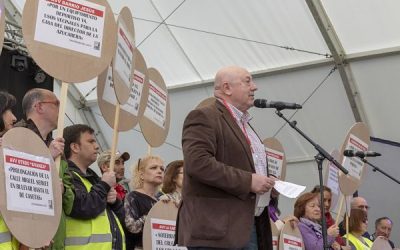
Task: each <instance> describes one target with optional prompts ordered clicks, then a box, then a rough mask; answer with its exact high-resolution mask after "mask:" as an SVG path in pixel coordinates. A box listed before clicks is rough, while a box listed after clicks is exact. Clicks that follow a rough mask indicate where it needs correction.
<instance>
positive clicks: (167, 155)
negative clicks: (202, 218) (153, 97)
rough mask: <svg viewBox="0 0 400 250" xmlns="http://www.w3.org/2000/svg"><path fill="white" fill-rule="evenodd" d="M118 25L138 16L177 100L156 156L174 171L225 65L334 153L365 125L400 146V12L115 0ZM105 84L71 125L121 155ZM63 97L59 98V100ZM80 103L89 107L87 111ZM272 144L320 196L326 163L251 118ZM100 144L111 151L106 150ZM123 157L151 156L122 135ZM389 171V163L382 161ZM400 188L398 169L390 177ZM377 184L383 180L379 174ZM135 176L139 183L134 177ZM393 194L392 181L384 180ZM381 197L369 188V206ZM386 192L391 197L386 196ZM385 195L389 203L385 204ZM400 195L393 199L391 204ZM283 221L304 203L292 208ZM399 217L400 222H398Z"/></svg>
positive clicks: (278, 128)
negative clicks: (127, 12)
mask: <svg viewBox="0 0 400 250" xmlns="http://www.w3.org/2000/svg"><path fill="white" fill-rule="evenodd" d="M5 2H6V7H7V11H8V12H6V14H7V17H8V20H10V21H14V22H17V23H20V19H21V14H20V13H21V10H22V8H23V5H24V2H25V1H24V0H5ZM109 3H110V5H111V6H112V9H113V11H114V13H115V16H117V15H118V13H119V11H120V10H121V8H122V7H123V6H128V7H129V8H130V9H131V11H132V13H133V16H134V25H135V31H136V45H137V46H138V48H139V49H140V50H141V52H142V54H143V55H144V58H145V60H146V63H147V66H148V67H154V68H156V69H158V70H159V71H160V72H161V74H162V76H163V77H164V79H165V81H166V84H167V86H168V88H169V93H170V100H171V129H170V132H169V135H168V137H167V141H166V143H165V144H164V145H163V146H161V147H160V148H157V149H154V150H153V152H154V153H156V154H159V155H160V156H161V157H162V158H164V159H165V160H166V162H169V161H171V160H174V159H180V158H182V152H181V132H182V131H181V128H182V124H183V120H184V118H185V116H186V115H187V113H188V112H189V111H190V110H191V109H192V108H194V107H195V106H196V105H197V104H198V103H199V102H200V101H201V100H203V99H205V98H207V97H210V96H212V95H213V87H212V78H213V77H214V74H215V72H216V71H217V70H218V69H219V68H220V67H223V66H226V65H240V66H243V67H245V68H247V69H248V70H249V71H250V72H252V73H253V75H254V78H255V80H256V83H257V85H258V88H259V90H258V91H257V93H256V95H257V97H258V98H266V99H268V100H284V101H288V102H296V103H300V104H302V105H303V109H302V110H299V111H298V112H296V113H294V112H293V111H284V113H285V114H286V115H287V116H290V117H292V115H293V117H292V119H294V120H296V121H298V126H299V127H300V128H301V129H302V130H304V132H305V133H306V134H308V135H309V136H310V137H311V138H312V139H314V140H316V141H317V142H318V143H319V144H320V145H321V146H323V147H324V148H325V149H327V150H328V151H329V150H332V149H334V148H339V147H340V145H341V144H342V143H343V140H344V136H345V134H346V133H347V131H348V129H349V128H350V127H351V126H352V124H354V123H355V122H356V121H363V122H365V123H366V124H367V126H368V127H369V129H370V133H371V136H373V137H377V138H382V139H386V140H390V141H394V142H400V133H399V129H398V127H399V125H398V124H399V122H400V118H399V117H400V116H399V111H398V107H400V99H399V98H397V96H398V94H399V93H400V83H399V79H400V32H398V27H399V26H400V15H399V14H398V10H399V9H400V2H399V1H395V0H382V1H374V0H353V1H345V0H324V1H318V0H306V1H300V0H268V1H261V0H249V1H242V0H201V1H200V0H197V1H196V0H169V1H165V0H129V1H127V0H111V1H109ZM95 84H96V81H95V80H93V81H90V82H87V83H81V84H77V85H76V89H73V92H72V93H71V96H70V97H71V99H74V98H75V99H78V101H74V100H71V103H70V105H71V106H70V107H69V109H68V110H67V115H68V117H69V118H70V120H69V121H68V120H67V121H68V123H80V122H84V123H87V122H89V123H90V124H91V125H92V126H94V127H95V128H97V130H98V135H99V137H101V136H100V135H102V136H103V137H104V140H103V139H101V141H100V142H101V144H102V148H103V149H105V148H106V147H110V145H111V143H110V142H111V137H112V130H111V128H110V127H109V126H108V125H107V124H106V123H105V121H104V119H103V118H102V116H101V113H100V110H99V108H98V106H97V103H96V99H97V96H96V91H92V90H93V89H94V88H95ZM55 91H56V92H57V91H58V89H56V90H55ZM79 98H80V100H79ZM251 113H252V115H253V116H254V119H253V121H252V124H254V126H255V128H256V130H257V131H258V132H259V135H260V136H261V138H262V139H264V138H267V137H276V138H277V139H279V140H280V141H281V143H282V144H283V146H284V148H285V152H286V154H287V158H288V161H289V165H288V175H287V180H289V181H292V182H296V183H298V184H304V185H307V188H308V190H309V189H311V188H312V187H313V186H314V185H315V184H317V182H318V179H317V169H316V165H315V163H314V162H313V160H314V155H315V154H316V151H315V150H314V149H313V148H312V147H311V146H310V145H309V144H308V143H307V142H306V141H305V140H304V139H303V138H302V137H300V136H299V135H298V134H297V133H296V132H295V131H294V130H292V129H291V128H290V127H289V126H287V125H286V126H284V122H283V121H282V120H281V119H280V118H278V117H277V116H276V115H275V114H274V112H273V110H255V109H253V110H252V111H251ZM99 140H100V139H99ZM119 149H120V150H121V151H128V152H129V153H130V154H131V156H132V158H133V160H131V161H130V162H129V163H130V164H133V161H134V160H136V159H137V158H138V157H140V156H142V155H144V154H145V153H146V152H147V144H146V142H145V140H144V138H143V136H142V134H141V133H140V129H139V127H137V128H136V129H135V130H132V131H129V132H124V133H121V134H120V140H119ZM382 160H384V157H382ZM386 170H387V171H388V172H389V173H390V174H392V175H394V176H395V177H396V176H397V178H400V170H399V168H396V166H391V167H390V168H389V169H386ZM368 172H369V173H368V174H369V175H370V176H374V175H378V173H372V172H371V171H370V169H368ZM128 175H129V174H128ZM385 181H386V182H390V181H389V179H385ZM381 186H382V187H379V188H377V187H375V186H374V187H373V189H376V193H375V194H376V195H380V192H384V193H385V194H388V195H387V200H386V202H387V203H386V204H382V203H381V202H380V203H378V202H375V203H374V197H373V196H372V197H367V199H368V201H369V203H370V205H372V209H371V211H370V214H369V216H370V230H369V231H370V232H371V233H372V232H373V221H374V220H375V219H376V218H378V217H382V216H389V217H392V219H393V220H394V232H393V234H394V235H393V237H392V238H393V240H394V241H396V239H398V238H399V236H400V233H399V232H400V230H399V228H400V226H399V225H400V219H399V218H398V215H397V213H395V210H393V209H391V207H399V205H400V200H399V199H398V198H397V196H396V190H395V189H396V188H397V189H398V188H399V187H398V186H395V188H394V190H393V189H392V190H390V191H387V190H386V188H385V183H382V185H381ZM363 189H365V190H366V192H364V194H365V193H368V194H371V187H369V184H368V183H364V184H363V185H362V187H361V189H360V195H363ZM385 190H386V191H385ZM378 193H379V194H378ZM390 195H392V196H393V197H394V199H393V198H392V197H390ZM281 206H282V211H283V213H284V214H287V213H290V212H291V211H292V207H293V201H292V200H288V199H284V198H281ZM396 216H397V217H396ZM395 243H397V244H396V245H397V246H398V245H399V244H400V241H398V240H397V242H395Z"/></svg>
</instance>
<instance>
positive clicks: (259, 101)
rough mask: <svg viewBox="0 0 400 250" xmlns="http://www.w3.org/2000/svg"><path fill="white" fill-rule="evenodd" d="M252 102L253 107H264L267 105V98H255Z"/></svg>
mask: <svg viewBox="0 0 400 250" xmlns="http://www.w3.org/2000/svg"><path fill="white" fill-rule="evenodd" d="M253 104H254V107H257V108H266V107H267V100H265V99H255V100H254V102H253Z"/></svg>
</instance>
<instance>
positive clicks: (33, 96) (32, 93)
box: [22, 88, 43, 116]
mask: <svg viewBox="0 0 400 250" xmlns="http://www.w3.org/2000/svg"><path fill="white" fill-rule="evenodd" d="M42 99H43V91H42V89H39V88H34V89H31V90H29V91H28V92H26V94H25V96H24V98H23V99H22V112H23V113H24V115H25V116H27V115H28V114H29V113H30V112H32V109H33V105H34V104H35V102H36V101H41V100H42Z"/></svg>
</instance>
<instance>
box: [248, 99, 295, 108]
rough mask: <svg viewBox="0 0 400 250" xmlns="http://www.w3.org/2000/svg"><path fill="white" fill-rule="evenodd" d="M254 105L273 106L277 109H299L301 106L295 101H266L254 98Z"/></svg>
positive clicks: (260, 106) (258, 106)
mask: <svg viewBox="0 0 400 250" xmlns="http://www.w3.org/2000/svg"><path fill="white" fill-rule="evenodd" d="M254 106H255V107H257V108H274V109H277V110H282V109H301V108H302V106H301V105H300V104H297V103H289V102H267V100H266V99H255V100H254Z"/></svg>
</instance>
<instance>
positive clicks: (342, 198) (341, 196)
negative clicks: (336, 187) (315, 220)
mask: <svg viewBox="0 0 400 250" xmlns="http://www.w3.org/2000/svg"><path fill="white" fill-rule="evenodd" d="M343 202H344V195H343V194H342V193H340V202H339V209H338V211H337V215H336V220H335V225H338V224H339V223H338V221H339V218H340V213H341V212H342V207H343Z"/></svg>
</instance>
